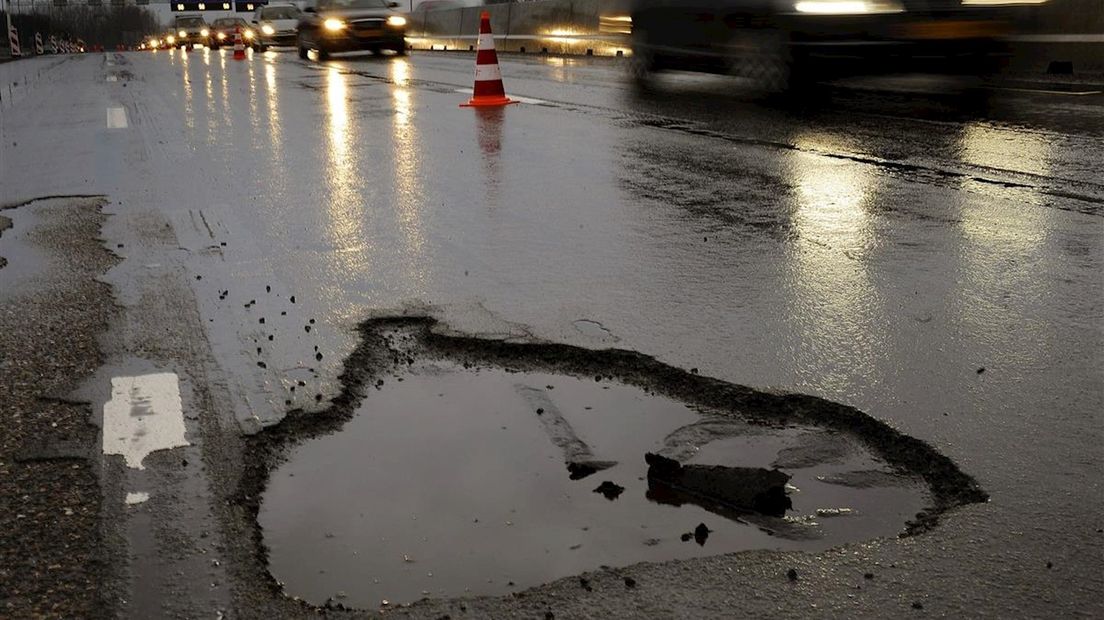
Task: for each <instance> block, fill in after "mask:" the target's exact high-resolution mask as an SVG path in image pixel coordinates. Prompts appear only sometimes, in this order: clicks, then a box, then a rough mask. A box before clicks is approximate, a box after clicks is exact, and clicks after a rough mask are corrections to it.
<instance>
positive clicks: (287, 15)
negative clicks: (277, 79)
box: [253, 4, 303, 52]
mask: <svg viewBox="0 0 1104 620" xmlns="http://www.w3.org/2000/svg"><path fill="white" fill-rule="evenodd" d="M302 17H303V13H302V11H300V10H299V7H297V6H295V5H294V4H270V5H268V6H262V7H261V8H259V9H257V12H256V13H255V14H254V15H253V26H254V27H255V28H257V30H258V32H257V35H256V37H255V38H254V41H253V47H254V48H256V49H257V51H259V52H263V51H265V49H266V48H268V47H272V46H280V45H295V44H296V42H297V40H298V32H299V20H300V19H301V18H302Z"/></svg>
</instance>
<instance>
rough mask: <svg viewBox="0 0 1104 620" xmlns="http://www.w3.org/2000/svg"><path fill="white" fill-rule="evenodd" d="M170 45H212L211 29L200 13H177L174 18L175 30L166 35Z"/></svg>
mask: <svg viewBox="0 0 1104 620" xmlns="http://www.w3.org/2000/svg"><path fill="white" fill-rule="evenodd" d="M165 40H166V41H167V42H168V44H169V47H184V48H191V49H195V48H196V46H197V45H203V46H207V47H210V45H211V30H210V29H209V28H208V27H207V22H206V21H205V20H204V19H203V18H202V17H201V16H199V15H177V16H176V18H174V19H173V31H172V33H170V34H169V35H168V36H166V37H165Z"/></svg>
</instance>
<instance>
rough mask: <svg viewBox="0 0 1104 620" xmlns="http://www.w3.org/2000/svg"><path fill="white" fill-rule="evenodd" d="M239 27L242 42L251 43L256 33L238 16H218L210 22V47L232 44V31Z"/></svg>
mask: <svg viewBox="0 0 1104 620" xmlns="http://www.w3.org/2000/svg"><path fill="white" fill-rule="evenodd" d="M238 28H241V33H242V43H244V44H245V45H252V43H253V38H254V37H255V36H256V33H255V32H253V29H252V28H250V27H249V24H247V23H246V22H245V20H244V19H242V18H240V17H220V18H219V19H216V20H215V21H214V23H212V24H211V49H213V50H217V49H218V48H220V47H222V46H223V45H233V44H234V31H235V30H237V29H238Z"/></svg>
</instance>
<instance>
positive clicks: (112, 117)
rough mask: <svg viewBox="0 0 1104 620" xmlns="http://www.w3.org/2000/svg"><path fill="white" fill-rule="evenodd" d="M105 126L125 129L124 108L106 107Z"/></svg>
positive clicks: (125, 117) (125, 116)
mask: <svg viewBox="0 0 1104 620" xmlns="http://www.w3.org/2000/svg"><path fill="white" fill-rule="evenodd" d="M107 128H108V129H126V128H127V115H126V108H108V109H107Z"/></svg>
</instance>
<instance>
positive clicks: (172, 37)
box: [165, 34, 176, 45]
mask: <svg viewBox="0 0 1104 620" xmlns="http://www.w3.org/2000/svg"><path fill="white" fill-rule="evenodd" d="M165 40H166V41H168V42H169V45H172V44H173V43H176V37H174V36H172V35H171V34H170V35H169V38H167V39H165Z"/></svg>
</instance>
